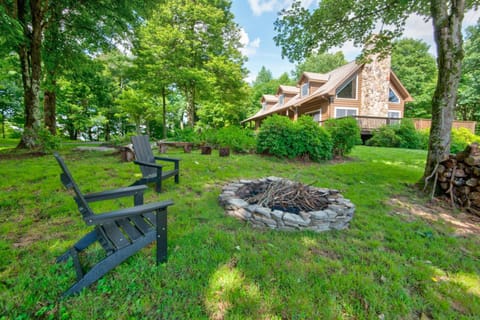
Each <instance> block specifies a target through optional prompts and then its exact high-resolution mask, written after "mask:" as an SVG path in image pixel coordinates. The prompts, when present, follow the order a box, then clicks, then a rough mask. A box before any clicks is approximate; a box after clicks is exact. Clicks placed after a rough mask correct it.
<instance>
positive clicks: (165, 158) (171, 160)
mask: <svg viewBox="0 0 480 320" xmlns="http://www.w3.org/2000/svg"><path fill="white" fill-rule="evenodd" d="M154 158H155V160H162V161H170V162H179V161H180V160H182V159H178V158H167V157H154Z"/></svg>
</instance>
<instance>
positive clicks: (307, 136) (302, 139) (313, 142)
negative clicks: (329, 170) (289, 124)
mask: <svg viewBox="0 0 480 320" xmlns="http://www.w3.org/2000/svg"><path fill="white" fill-rule="evenodd" d="M295 127H296V128H295V135H294V140H293V141H292V142H293V145H292V148H293V150H294V156H300V157H302V158H306V157H309V158H310V159H311V160H313V161H319V160H327V159H331V158H332V139H331V137H330V134H329V133H328V132H327V131H326V130H325V129H324V128H322V127H320V126H319V125H318V123H317V122H315V121H314V120H313V118H312V117H309V116H303V117H300V118H299V119H298V121H297V123H296V126H295Z"/></svg>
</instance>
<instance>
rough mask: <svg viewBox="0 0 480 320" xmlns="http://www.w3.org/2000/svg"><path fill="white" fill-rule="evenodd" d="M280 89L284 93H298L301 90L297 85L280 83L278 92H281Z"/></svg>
mask: <svg viewBox="0 0 480 320" xmlns="http://www.w3.org/2000/svg"><path fill="white" fill-rule="evenodd" d="M280 91H281V92H283V93H290V94H297V93H298V92H299V89H298V88H297V87H294V86H284V85H280V86H279V87H278V90H277V94H279V93H280Z"/></svg>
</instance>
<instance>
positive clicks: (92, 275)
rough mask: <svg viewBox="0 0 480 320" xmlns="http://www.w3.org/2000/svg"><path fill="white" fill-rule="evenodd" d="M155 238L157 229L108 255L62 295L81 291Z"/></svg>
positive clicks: (65, 295)
mask: <svg viewBox="0 0 480 320" xmlns="http://www.w3.org/2000/svg"><path fill="white" fill-rule="evenodd" d="M154 240H155V231H152V232H150V233H148V234H147V235H145V237H144V238H142V239H141V240H138V241H136V242H134V243H133V244H132V245H130V246H128V247H125V248H123V249H120V250H118V251H117V252H115V253H113V254H111V255H109V256H107V257H106V258H105V259H103V260H102V261H100V262H99V263H97V264H96V265H95V266H93V267H92V269H90V270H89V271H88V272H87V273H86V274H85V275H84V276H83V278H82V279H80V280H79V281H77V282H76V283H75V284H74V285H73V286H71V287H70V289H68V290H67V291H66V292H65V293H64V294H63V296H62V297H67V296H70V295H72V294H75V293H78V292H80V290H82V289H83V288H85V287H88V286H89V285H91V284H92V283H94V282H95V281H97V280H98V279H100V278H101V277H103V276H104V275H105V274H106V273H107V272H109V271H110V270H112V269H113V268H115V267H116V266H117V265H119V264H120V263H122V262H123V261H125V260H126V259H127V258H129V257H130V256H132V255H133V254H134V253H136V252H137V251H139V250H140V249H142V248H143V247H145V246H146V245H148V244H149V243H151V242H153V241H154Z"/></svg>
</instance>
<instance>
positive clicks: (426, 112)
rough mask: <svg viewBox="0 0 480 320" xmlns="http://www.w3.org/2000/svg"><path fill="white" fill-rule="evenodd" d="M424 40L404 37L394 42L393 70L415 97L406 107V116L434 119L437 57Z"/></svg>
mask: <svg viewBox="0 0 480 320" xmlns="http://www.w3.org/2000/svg"><path fill="white" fill-rule="evenodd" d="M429 49H430V46H429V45H428V44H427V43H425V42H424V41H422V40H416V39H410V38H404V39H400V40H397V41H395V42H394V43H393V49H392V70H393V71H394V72H395V74H396V75H397V76H398V77H399V78H400V80H401V81H402V84H403V85H404V86H405V88H407V90H408V92H409V93H410V95H411V96H412V97H413V101H412V102H407V103H406V104H405V117H407V118H427V117H431V116H432V97H433V92H434V91H435V83H436V80H437V77H438V76H437V65H436V63H435V58H434V57H433V56H432V54H430V53H429V52H428V50H429Z"/></svg>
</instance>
